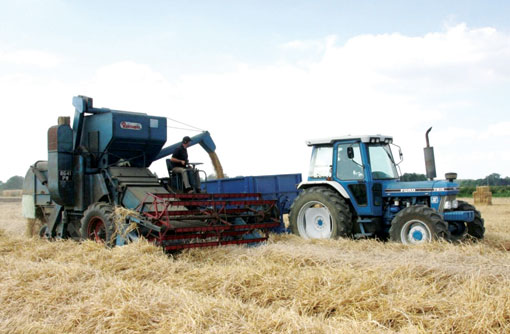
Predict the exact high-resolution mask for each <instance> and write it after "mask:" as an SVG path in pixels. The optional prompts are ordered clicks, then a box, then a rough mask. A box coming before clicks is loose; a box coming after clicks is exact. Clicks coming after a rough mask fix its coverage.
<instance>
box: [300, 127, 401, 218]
mask: <svg viewBox="0 0 510 334" xmlns="http://www.w3.org/2000/svg"><path fill="white" fill-rule="evenodd" d="M392 141H393V139H392V138H391V137H388V136H382V135H375V136H346V137H337V138H329V139H322V140H313V141H309V142H308V143H307V144H308V145H309V146H312V147H313V149H312V158H311V160H310V169H309V174H308V182H311V183H313V184H315V185H317V184H321V183H322V184H324V185H329V186H332V187H333V188H335V189H337V190H338V191H339V192H340V193H341V194H342V195H343V196H344V197H346V198H350V199H351V205H352V206H353V207H354V208H355V209H356V212H357V213H358V214H359V215H381V213H382V211H381V210H382V189H383V185H384V183H386V182H389V181H394V180H397V179H398V178H399V175H398V172H397V164H396V163H395V160H394V158H393V154H392V150H391V147H390V144H391V143H392Z"/></svg>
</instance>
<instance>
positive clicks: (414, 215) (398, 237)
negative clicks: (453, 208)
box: [390, 205, 450, 244]
mask: <svg viewBox="0 0 510 334" xmlns="http://www.w3.org/2000/svg"><path fill="white" fill-rule="evenodd" d="M449 236H450V233H449V232H448V224H447V223H446V222H445V221H444V220H443V218H442V217H441V215H440V214H439V213H437V212H436V211H435V210H433V209H431V208H429V207H428V206H424V205H415V206H410V207H408V208H405V209H403V210H402V211H400V212H399V213H397V215H396V216H395V218H393V221H392V222H391V228H390V239H391V240H392V241H396V242H401V243H403V244H421V243H425V242H430V241H433V240H438V239H446V240H449Z"/></svg>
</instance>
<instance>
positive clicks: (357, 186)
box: [289, 129, 485, 244]
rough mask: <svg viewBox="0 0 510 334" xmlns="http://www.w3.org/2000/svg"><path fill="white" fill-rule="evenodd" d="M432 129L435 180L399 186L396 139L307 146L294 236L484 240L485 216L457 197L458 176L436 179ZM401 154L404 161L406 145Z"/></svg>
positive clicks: (430, 160) (429, 162)
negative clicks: (309, 150) (306, 170)
mask: <svg viewBox="0 0 510 334" xmlns="http://www.w3.org/2000/svg"><path fill="white" fill-rule="evenodd" d="M430 130H431V129H429V130H428V131H427V134H426V139H427V147H426V148H425V162H426V170H427V177H428V178H429V181H417V182H402V181H400V179H399V174H398V172H397V167H398V163H396V162H395V160H394V156H393V154H392V149H391V146H392V145H394V144H393V138H392V137H389V136H383V135H367V136H346V137H336V138H328V139H321V140H311V141H308V142H307V144H308V146H311V147H312V157H311V162H310V169H309V174H308V180H307V181H304V182H302V183H300V184H299V186H298V188H299V189H301V190H302V191H301V193H300V194H299V196H298V197H297V198H296V199H295V200H294V202H293V204H292V206H291V209H290V215H289V221H290V227H291V230H292V232H293V233H295V234H297V235H300V236H301V237H303V238H307V239H316V238H317V239H327V238H338V237H347V236H353V237H357V238H360V237H371V236H372V237H378V238H380V239H388V238H389V239H390V240H392V241H396V242H401V243H404V244H419V243H423V242H429V241H432V240H438V239H444V240H448V241H461V240H464V239H466V238H474V239H482V238H483V236H484V232H485V228H484V221H483V219H482V217H481V215H480V212H479V211H477V210H476V209H475V207H474V206H472V205H470V204H468V203H466V202H464V201H459V200H457V199H456V195H457V194H458V192H459V186H458V184H456V183H454V180H455V179H456V177H457V175H456V174H455V173H447V174H446V180H441V181H437V180H436V181H435V180H434V177H435V176H436V172H435V163H434V154H433V153H434V152H433V148H432V147H430V146H429V142H428V134H429V132H430ZM394 147H395V148H398V146H396V145H394ZM398 152H399V155H400V161H401V160H402V153H401V151H400V148H398ZM399 163H400V162H399Z"/></svg>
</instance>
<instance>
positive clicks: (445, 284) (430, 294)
mask: <svg viewBox="0 0 510 334" xmlns="http://www.w3.org/2000/svg"><path fill="white" fill-rule="evenodd" d="M494 202H495V204H494V205H493V206H485V207H483V206H482V207H479V209H480V210H481V212H482V216H483V217H484V218H485V224H486V237H485V240H483V241H482V242H479V243H466V244H462V245H459V244H456V245H454V244H448V243H442V242H441V243H432V244H427V245H423V246H418V247H407V246H404V245H401V244H395V243H382V242H378V241H375V240H358V241H354V240H345V239H342V240H326V241H305V240H302V239H300V238H297V237H294V236H290V235H284V236H278V235H275V236H272V237H271V240H270V242H269V243H268V244H266V245H263V246H259V247H251V248H244V247H236V246H232V247H222V248H212V249H200V250H190V251H185V252H183V253H181V254H179V255H176V256H169V255H166V254H164V253H163V252H162V251H161V250H160V249H158V248H156V247H154V246H152V245H150V244H147V243H145V242H138V243H135V244H131V245H129V246H125V247H119V248H114V249H105V248H104V247H102V246H101V245H98V244H95V243H93V242H83V243H76V242H72V241H64V242H46V241H42V240H38V239H27V238H26V237H24V236H23V234H24V229H25V225H24V224H25V222H24V220H23V218H21V215H20V213H19V212H20V204H19V203H0V332H2V333H3V332H6V333H510V200H509V199H499V198H496V199H494Z"/></svg>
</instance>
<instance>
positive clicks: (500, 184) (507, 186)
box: [400, 173, 510, 197]
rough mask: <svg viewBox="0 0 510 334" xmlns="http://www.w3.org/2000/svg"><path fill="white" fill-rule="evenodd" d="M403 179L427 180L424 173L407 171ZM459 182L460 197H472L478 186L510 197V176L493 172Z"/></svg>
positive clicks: (495, 195) (500, 195)
mask: <svg viewBox="0 0 510 334" xmlns="http://www.w3.org/2000/svg"><path fill="white" fill-rule="evenodd" d="M400 180H401V181H426V180H427V177H426V176H425V175H424V174H417V173H405V174H403V175H402V176H401V178H400ZM455 182H457V183H458V184H459V187H460V190H459V197H471V196H473V192H474V191H475V190H476V187H479V186H489V188H490V190H491V192H492V196H493V197H510V177H508V176H507V177H501V175H500V174H498V173H492V174H489V175H487V176H486V177H484V178H482V179H462V180H456V181H455Z"/></svg>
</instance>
